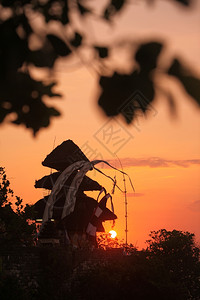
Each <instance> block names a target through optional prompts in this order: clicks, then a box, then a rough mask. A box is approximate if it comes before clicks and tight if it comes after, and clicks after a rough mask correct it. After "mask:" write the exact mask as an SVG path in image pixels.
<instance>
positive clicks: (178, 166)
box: [0, 1, 200, 247]
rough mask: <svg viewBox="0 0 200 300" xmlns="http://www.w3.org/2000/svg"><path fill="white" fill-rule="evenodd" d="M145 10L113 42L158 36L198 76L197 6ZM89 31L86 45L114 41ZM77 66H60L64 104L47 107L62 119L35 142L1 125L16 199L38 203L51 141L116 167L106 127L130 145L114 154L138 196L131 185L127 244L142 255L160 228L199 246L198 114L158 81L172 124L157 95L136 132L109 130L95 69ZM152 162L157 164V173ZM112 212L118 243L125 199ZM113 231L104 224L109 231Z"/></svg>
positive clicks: (128, 18)
mask: <svg viewBox="0 0 200 300" xmlns="http://www.w3.org/2000/svg"><path fill="white" fill-rule="evenodd" d="M144 2H145V1H144ZM158 2H159V1H158ZM160 2H162V1H160ZM166 2H167V1H166ZM145 7H146V5H143V4H141V2H140V4H139V1H138V4H137V5H129V7H128V8H127V9H126V10H125V11H124V13H123V14H122V15H121V17H120V19H119V21H118V22H119V24H116V26H117V28H120V30H116V31H114V32H112V38H113V40H114V39H117V36H126V35H127V36H129V37H130V36H133V39H134V38H139V36H141V35H142V36H143V38H148V39H150V37H151V36H154V37H157V38H159V37H160V36H161V37H162V39H164V40H166V42H167V46H168V50H169V52H170V54H171V56H173V55H175V54H176V53H180V55H181V57H183V58H184V59H185V61H186V62H188V64H189V65H190V64H193V65H194V67H195V69H196V71H197V72H198V73H199V74H200V57H199V53H200V34H199V33H200V32H199V31H200V26H199V25H200V3H199V2H198V4H197V6H196V7H194V9H193V10H192V9H191V10H190V11H185V10H179V9H178V8H177V7H176V6H174V5H172V4H167V3H161V4H159V5H156V6H155V7H152V8H148V10H146V9H145ZM147 12H148V14H147ZM132 16H134V18H133V17H132ZM91 22H92V21H91ZM86 25H87V26H89V25H88V24H86ZM87 26H86V27H87ZM92 27H93V30H92V33H91V38H94V37H95V38H96V39H97V40H101V39H103V38H105V39H108V37H109V36H110V34H111V29H110V28H109V27H105V26H104V27H103V26H102V27H101V26H99V25H98V26H97V25H96V24H95V22H93V23H92ZM112 30H113V29H112ZM76 63H77V59H76V58H75V59H74V61H73V62H70V61H67V62H60V63H58V65H57V68H56V72H55V74H54V76H55V77H56V78H58V81H59V84H58V87H57V90H61V91H62V92H63V95H64V96H63V98H62V99H61V100H60V99H58V100H50V101H49V103H51V102H53V103H54V104H55V105H56V106H57V107H58V108H60V110H61V111H62V117H61V118H59V119H55V120H53V122H52V124H51V126H50V127H49V128H48V129H44V130H41V132H40V133H39V134H38V136H37V137H36V138H35V139H33V138H32V136H31V134H30V133H29V132H28V131H25V130H24V129H23V128H22V127H14V126H10V125H6V126H5V125H4V126H2V127H1V129H0V132H1V140H0V156H1V165H2V166H4V167H5V168H6V171H7V174H8V177H9V179H10V181H11V185H12V188H13V189H14V191H15V193H16V195H20V196H21V197H22V198H23V199H24V202H26V203H34V202H36V201H37V200H38V199H40V198H42V196H43V191H42V190H36V189H34V180H35V179H39V178H41V177H42V176H43V175H46V174H49V169H48V168H45V167H43V166H42V165H41V162H42V161H43V159H44V158H45V156H46V155H47V154H48V153H50V151H51V150H52V148H53V144H54V139H55V138H56V140H55V146H56V145H59V144H60V143H61V142H62V141H64V140H66V139H69V138H70V139H72V140H73V141H74V142H75V143H77V144H78V145H79V146H80V147H81V146H84V145H85V144H86V142H87V143H88V144H89V145H90V147H91V148H92V149H94V150H97V152H98V153H99V157H102V158H104V159H106V160H112V163H113V164H114V165H115V166H116V167H119V163H118V162H117V160H116V158H115V157H113V156H112V154H111V153H110V152H109V151H108V150H107V148H108V149H111V150H112V147H113V146H112V145H110V144H107V146H106V147H104V146H105V144H106V141H105V140H104V141H102V142H101V141H100V142H99V139H101V136H100V135H99V133H98V132H99V130H100V129H101V128H102V126H104V125H105V126H108V125H109V124H111V125H112V126H115V128H120V129H121V135H122V137H123V138H127V136H130V137H131V138H130V140H129V141H128V142H127V144H126V145H124V146H122V147H121V149H120V150H119V151H118V152H117V155H118V157H119V158H120V159H121V161H122V163H123V165H124V170H125V171H126V172H128V174H129V175H130V176H131V178H132V181H133V184H134V186H135V189H136V194H135V196H134V195H133V194H132V190H131V187H130V185H128V193H129V194H128V203H129V205H128V217H129V219H128V225H129V228H128V229H129V232H128V241H129V242H132V243H133V244H135V245H137V246H139V247H143V246H144V241H145V240H146V239H147V238H148V234H149V233H150V230H157V229H160V228H166V229H169V230H172V229H179V230H188V231H190V232H195V233H196V235H197V239H198V240H199V241H200V188H199V182H200V167H199V164H200V163H199V159H200V151H199V150H200V139H199V136H200V135H199V134H200V120H199V111H197V108H196V106H195V105H193V104H192V103H191V99H189V98H187V97H186V96H185V95H184V93H183V91H182V90H181V88H176V87H175V84H174V83H173V82H166V81H165V80H164V79H162V78H161V79H159V80H160V84H164V85H166V84H167V85H168V87H169V88H170V89H171V90H174V89H175V92H176V98H177V100H178V101H177V103H178V116H177V118H176V119H173V118H172V117H171V116H170V114H169V111H168V107H167V101H166V99H165V98H164V97H163V96H161V95H158V96H157V99H156V102H155V103H154V106H153V109H154V110H153V111H152V113H151V115H150V116H149V118H148V119H145V118H142V119H140V120H139V123H137V124H136V126H134V125H131V126H128V127H127V126H126V125H125V124H124V123H123V122H122V119H120V118H119V119H114V120H112V121H110V122H112V123H108V124H107V123H106V122H108V119H106V118H105V117H104V115H103V114H102V113H101V112H100V111H99V110H98V107H97V105H96V102H95V99H96V98H97V95H98V93H99V90H98V83H97V80H98V78H97V76H96V74H95V73H94V69H93V67H94V66H92V65H91V66H90V65H87V66H85V65H82V64H80V63H79V62H78V64H80V67H79V68H76V69H73V66H74V64H76ZM66 70H67V71H66ZM48 76H50V75H48ZM51 76H52V75H51ZM154 112H156V113H154ZM106 124H107V125H106ZM116 126H117V127H116ZM104 128H105V127H104ZM100 134H101V132H100ZM103 144H104V145H103ZM115 150H116V149H115ZM111 152H112V151H111ZM155 157H157V158H160V159H159V160H158V159H157V160H156V161H157V163H156V165H155ZM88 158H89V159H93V158H94V157H90V156H88ZM153 158H154V159H153ZM161 159H162V160H161ZM113 160H114V161H113ZM103 171H104V172H106V173H108V174H110V175H111V176H114V175H117V180H118V184H119V185H120V186H121V187H123V181H122V178H121V176H120V175H119V174H118V173H115V171H113V170H109V169H107V168H104V169H103ZM88 175H89V176H91V177H93V178H94V179H95V180H99V182H100V183H102V184H104V185H105V187H106V188H107V190H108V191H111V189H112V184H111V183H110V182H109V181H108V180H107V179H105V178H103V177H102V176H101V175H99V174H97V173H94V172H93V173H92V172H90V173H88ZM95 195H96V194H95ZM114 205H115V210H116V214H117V215H118V220H117V222H116V230H117V231H118V237H119V238H124V229H125V228H124V224H125V221H124V199H123V197H122V195H121V194H120V193H119V192H116V194H115V196H114ZM110 226H111V224H109V223H108V225H107V228H108V229H109V227H110Z"/></svg>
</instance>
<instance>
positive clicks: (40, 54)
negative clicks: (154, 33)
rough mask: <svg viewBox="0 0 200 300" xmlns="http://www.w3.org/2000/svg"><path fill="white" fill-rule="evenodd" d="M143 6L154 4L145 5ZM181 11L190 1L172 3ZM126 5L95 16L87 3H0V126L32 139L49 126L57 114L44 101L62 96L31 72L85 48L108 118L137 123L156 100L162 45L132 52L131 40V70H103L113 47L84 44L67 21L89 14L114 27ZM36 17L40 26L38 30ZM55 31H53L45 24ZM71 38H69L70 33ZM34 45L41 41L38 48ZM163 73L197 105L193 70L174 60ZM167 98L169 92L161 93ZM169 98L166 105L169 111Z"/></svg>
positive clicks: (120, 1)
mask: <svg viewBox="0 0 200 300" xmlns="http://www.w3.org/2000/svg"><path fill="white" fill-rule="evenodd" d="M146 2H147V4H153V3H154V2H156V1H153V0H146ZM172 2H174V3H176V2H179V4H180V5H182V6H184V7H185V8H187V7H189V6H190V5H191V3H192V1H190V0H172ZM126 5H128V1H127V0H108V2H107V5H106V7H105V9H104V11H103V12H102V14H101V15H99V16H96V15H95V12H94V11H92V9H91V8H89V6H88V3H87V1H85V0H82V1H81V0H71V1H70V0H66V1H64V0H46V1H42V0H36V1H35V0H31V1H26V0H13V1H9V0H2V1H1V4H0V10H1V13H0V41H1V43H0V123H4V122H11V123H13V124H16V125H21V124H23V125H25V126H26V128H29V129H30V130H32V131H33V133H34V134H36V133H37V132H38V131H39V130H40V128H42V127H48V126H49V124H50V121H51V118H52V117H57V116H59V115H60V112H59V111H58V110H57V109H56V108H55V107H53V106H52V105H51V106H49V105H47V104H46V102H45V101H44V100H45V98H47V97H48V98H51V97H60V96H61V95H60V94H58V93H55V92H54V86H55V84H56V82H50V83H49V82H46V80H45V78H44V80H43V81H38V80H36V79H35V78H34V76H33V75H32V73H31V68H32V67H33V66H34V67H35V68H37V69H39V70H40V69H42V68H46V69H49V70H52V69H53V68H54V65H55V63H56V61H57V60H58V59H59V58H62V57H69V58H70V57H73V55H74V54H76V55H79V50H80V49H82V48H83V47H84V45H87V46H88V47H89V48H90V51H91V53H92V59H93V61H94V64H95V62H96V64H98V66H99V70H98V76H99V84H100V86H101V89H102V92H101V95H100V97H99V99H98V104H99V106H100V107H101V108H102V109H103V111H104V112H105V113H106V115H107V116H116V115H119V114H122V115H123V116H124V118H125V121H126V122H127V123H131V122H133V121H134V120H135V118H136V116H137V113H138V112H142V113H147V112H148V111H149V109H150V108H151V103H152V101H153V100H154V98H155V89H156V85H155V82H154V76H153V75H155V74H156V73H159V72H160V70H159V68H158V64H157V61H158V59H159V57H160V54H161V52H162V50H163V48H165V45H164V44H163V42H160V41H155V40H152V41H151V42H147V43H143V44H140V45H138V47H137V49H135V48H134V47H133V46H132V45H133V43H132V42H131V41H129V46H130V47H129V48H130V49H131V50H130V51H132V60H133V62H135V64H134V68H133V70H132V71H131V72H130V73H128V74H124V73H119V72H116V70H114V69H113V70H109V71H111V72H109V74H111V75H109V76H108V75H107V71H108V70H107V69H106V67H105V64H104V61H105V59H107V60H109V59H110V58H111V51H112V50H113V48H114V46H112V45H110V44H109V43H107V42H106V41H105V43H104V45H97V44H95V42H92V43H91V44H89V45H88V44H87V36H83V35H82V34H81V33H80V32H77V31H76V29H74V26H73V22H72V18H71V16H72V15H73V14H74V13H76V14H78V15H79V19H80V21H81V20H83V19H84V18H88V16H89V15H92V16H94V17H96V18H98V20H101V22H104V23H107V24H112V25H111V26H113V22H112V21H113V18H114V17H116V16H117V15H118V14H119V13H120V12H122V11H123V10H124V8H125V7H126ZM34 18H37V19H38V20H39V21H40V24H41V25H40V30H38V26H36V25H35V23H36V22H34ZM52 24H54V25H56V26H59V30H57V32H56V33H55V30H54V31H52V32H51V30H50V29H49V28H50V26H49V25H52ZM69 28H70V30H71V33H70V34H69V33H68V32H69V30H68V29H69ZM34 40H37V41H39V46H36V43H34ZM163 74H165V75H166V76H168V77H172V76H173V77H174V78H176V79H177V80H178V81H179V82H180V83H181V84H182V85H183V86H184V87H185V91H186V92H187V93H188V94H189V95H190V96H192V97H193V99H194V100H195V101H196V102H197V103H198V105H199V104H200V94H199V85H200V80H199V78H196V77H195V75H194V72H193V71H192V70H188V69H187V68H186V66H185V63H184V62H183V61H181V60H180V59H178V58H177V57H175V58H174V61H173V62H172V64H171V66H170V67H169V68H166V69H165V70H163ZM163 92H165V93H167V90H163ZM172 102H173V101H172V98H170V99H169V104H170V105H171V107H172V108H173V103H172Z"/></svg>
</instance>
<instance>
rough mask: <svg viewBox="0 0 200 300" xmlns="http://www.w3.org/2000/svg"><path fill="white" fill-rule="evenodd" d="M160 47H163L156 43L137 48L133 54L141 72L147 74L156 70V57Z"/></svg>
mask: <svg viewBox="0 0 200 300" xmlns="http://www.w3.org/2000/svg"><path fill="white" fill-rule="evenodd" d="M162 47H163V45H162V44H161V43H158V42H151V43H147V44H143V45H141V46H140V47H139V49H138V50H137V52H136V54H135V59H136V61H137V62H138V63H139V65H140V67H141V69H142V70H145V71H148V72H149V71H151V70H153V69H154V68H156V65H157V60H158V56H159V54H160V52H161V50H162Z"/></svg>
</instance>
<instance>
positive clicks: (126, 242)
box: [123, 174, 128, 252]
mask: <svg viewBox="0 0 200 300" xmlns="http://www.w3.org/2000/svg"><path fill="white" fill-rule="evenodd" d="M123 181H124V198H125V202H124V204H125V237H126V239H125V250H126V252H127V247H128V200H127V194H126V193H127V191H126V180H125V176H124V174H123Z"/></svg>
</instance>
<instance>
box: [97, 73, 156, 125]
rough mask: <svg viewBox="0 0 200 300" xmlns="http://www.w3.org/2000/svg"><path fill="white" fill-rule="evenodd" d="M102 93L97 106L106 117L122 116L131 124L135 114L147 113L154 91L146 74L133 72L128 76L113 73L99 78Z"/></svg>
mask: <svg viewBox="0 0 200 300" xmlns="http://www.w3.org/2000/svg"><path fill="white" fill-rule="evenodd" d="M100 85H101V87H102V93H101V95H100V98H99V101H98V104H99V105H100V106H101V107H102V109H103V110H104V112H105V113H106V114H107V115H108V116H116V115H118V114H120V113H121V114H122V115H123V116H124V118H125V120H126V122H127V123H131V121H132V120H134V117H135V116H136V115H137V112H143V113H145V112H147V111H148V108H149V104H150V103H151V102H152V100H153V98H154V95H155V91H154V87H153V82H152V81H151V79H150V78H149V76H148V75H147V74H144V73H138V72H133V73H132V74H130V75H124V74H118V73H116V72H115V73H114V74H113V76H112V77H101V78H100Z"/></svg>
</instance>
